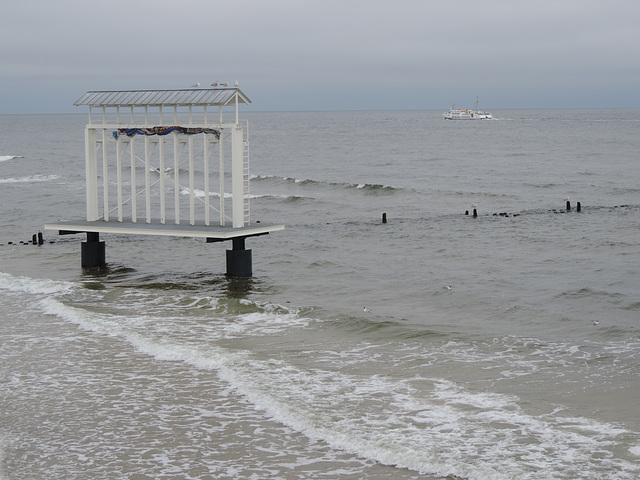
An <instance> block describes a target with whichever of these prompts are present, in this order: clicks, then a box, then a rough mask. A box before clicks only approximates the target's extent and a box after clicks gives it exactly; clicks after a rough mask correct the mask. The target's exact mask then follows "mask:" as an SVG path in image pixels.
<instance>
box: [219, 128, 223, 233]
mask: <svg viewBox="0 0 640 480" xmlns="http://www.w3.org/2000/svg"><path fill="white" fill-rule="evenodd" d="M218 148H219V149H220V169H219V170H220V181H219V183H220V186H219V188H220V226H222V227H224V225H225V218H224V132H223V131H222V124H220V141H219V142H218Z"/></svg>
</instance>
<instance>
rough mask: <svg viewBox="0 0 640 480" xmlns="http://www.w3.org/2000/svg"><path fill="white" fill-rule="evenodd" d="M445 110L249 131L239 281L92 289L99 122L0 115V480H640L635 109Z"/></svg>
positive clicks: (152, 274)
mask: <svg viewBox="0 0 640 480" xmlns="http://www.w3.org/2000/svg"><path fill="white" fill-rule="evenodd" d="M442 113H443V112H442V111H439V110H437V111H436V110H426V111H316V112H254V111H252V110H251V108H245V109H244V110H242V111H241V116H242V117H243V118H246V119H247V120H248V123H249V126H250V127H249V128H250V137H249V141H250V152H251V219H252V222H260V223H261V224H284V225H286V228H285V230H283V231H278V232H272V233H271V234H269V235H264V236H260V237H253V238H249V239H247V241H246V247H247V248H249V249H251V251H252V258H253V275H252V276H251V277H227V276H226V275H225V250H226V249H229V248H231V247H230V245H229V243H228V242H221V243H206V242H205V241H204V240H202V239H190V238H173V237H150V236H135V235H130V236H127V235H106V234H105V235H102V236H101V239H102V240H105V242H106V257H107V265H106V267H105V268H102V269H84V270H83V269H82V267H81V263H80V248H81V245H80V243H81V242H82V241H83V240H84V238H83V236H82V235H64V236H60V235H58V233H57V232H56V231H49V230H46V231H43V227H44V225H45V224H47V223H52V222H57V221H68V220H73V219H81V218H83V217H84V216H85V169H84V126H85V124H86V123H87V120H88V118H87V115H86V114H85V113H84V112H79V113H77V114H68V115H0V132H1V134H0V479H1V480H22V479H62V478H64V479H130V480H145V479H203V480H206V479H286V480H293V479H375V480H378V479H390V478H393V479H394V480H398V479H429V480H434V479H449V480H458V479H468V480H494V479H495V480H498V479H527V480H529V479H615V480H625V479H629V480H632V479H637V478H640V289H639V288H640V287H639V286H640V109H557V110H551V109H530V110H504V111H492V113H493V115H494V119H493V120H482V121H446V120H444V119H443V118H442ZM213 185H215V183H213ZM213 193H215V192H213ZM567 202H569V207H570V208H569V209H568V208H567ZM578 203H579V208H578ZM474 210H475V211H476V213H477V216H476V215H474V214H473V212H474ZM383 216H384V217H385V219H386V222H383ZM39 233H42V234H43V242H42V245H38V244H37V243H38V242H36V244H33V243H32V239H33V236H34V235H37V234H39Z"/></svg>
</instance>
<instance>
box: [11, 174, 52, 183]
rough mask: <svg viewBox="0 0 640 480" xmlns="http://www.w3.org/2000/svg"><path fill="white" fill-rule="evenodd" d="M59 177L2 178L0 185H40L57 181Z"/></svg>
mask: <svg viewBox="0 0 640 480" xmlns="http://www.w3.org/2000/svg"><path fill="white" fill-rule="evenodd" d="M57 178H59V177H58V175H29V176H28V177H19V178H0V183H38V182H49V181H51V180H56V179H57Z"/></svg>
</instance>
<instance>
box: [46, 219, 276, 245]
mask: <svg viewBox="0 0 640 480" xmlns="http://www.w3.org/2000/svg"><path fill="white" fill-rule="evenodd" d="M44 229H45V230H57V231H58V233H59V234H60V235H65V234H72V233H110V234H119V235H156V236H165V237H192V238H211V239H216V240H220V241H223V240H233V239H234V238H239V237H254V236H258V235H266V234H268V233H270V232H276V231H279V230H284V225H266V224H265V225H262V224H255V225H252V226H249V227H240V228H232V227H222V226H219V225H210V226H207V225H188V224H187V225H182V224H181V225H175V224H162V223H132V222H117V221H113V222H111V221H110V222H105V221H102V220H97V221H91V222H90V221H86V220H78V221H70V222H59V223H49V224H46V225H45V226H44Z"/></svg>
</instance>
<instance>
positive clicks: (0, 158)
mask: <svg viewBox="0 0 640 480" xmlns="http://www.w3.org/2000/svg"><path fill="white" fill-rule="evenodd" d="M14 158H24V157H23V156H22V155H0V162H6V161H8V160H13V159H14Z"/></svg>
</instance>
